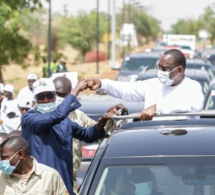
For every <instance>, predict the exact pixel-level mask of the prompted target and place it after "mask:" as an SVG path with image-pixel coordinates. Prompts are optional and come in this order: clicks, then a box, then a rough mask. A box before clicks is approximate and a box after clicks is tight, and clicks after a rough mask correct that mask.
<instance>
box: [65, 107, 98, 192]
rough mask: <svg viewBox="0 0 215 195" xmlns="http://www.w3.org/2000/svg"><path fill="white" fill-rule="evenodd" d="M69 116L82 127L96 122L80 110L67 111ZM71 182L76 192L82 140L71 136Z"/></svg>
mask: <svg viewBox="0 0 215 195" xmlns="http://www.w3.org/2000/svg"><path fill="white" fill-rule="evenodd" d="M69 118H70V119H71V121H73V122H76V123H78V124H79V125H81V126H83V127H86V128H88V127H91V126H93V125H95V124H96V121H94V120H93V119H91V118H89V117H88V116H87V115H86V114H84V113H83V112H82V111H81V110H78V109H76V110H74V111H72V112H70V113H69ZM72 155H73V182H74V187H73V188H74V191H75V192H77V189H78V183H77V174H78V170H79V168H80V165H81V160H82V142H81V141H80V140H79V139H75V138H73V154H72Z"/></svg>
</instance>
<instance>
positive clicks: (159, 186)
mask: <svg viewBox="0 0 215 195" xmlns="http://www.w3.org/2000/svg"><path fill="white" fill-rule="evenodd" d="M179 189H180V190H179ZM108 194H113V195H114V194H118V195H125V194H131V195H139V194H141V195H143V194H148V195H153V194H156V195H161V194H165V195H173V194H174V195H175V194H176V195H184V194H192V195H195V194H201V195H212V194H213V195H214V194H215V165H207V164H206V165H205V164H202V165H195V164H186V163H183V164H181V165H168V166H167V165H151V166H118V167H107V168H106V169H105V170H104V172H103V174H102V177H101V179H100V181H99V183H98V185H97V189H96V192H95V195H108Z"/></svg>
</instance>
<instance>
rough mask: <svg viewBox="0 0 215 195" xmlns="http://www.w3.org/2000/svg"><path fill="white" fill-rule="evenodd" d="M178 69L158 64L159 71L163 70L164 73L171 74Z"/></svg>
mask: <svg viewBox="0 0 215 195" xmlns="http://www.w3.org/2000/svg"><path fill="white" fill-rule="evenodd" d="M175 68H176V67H172V68H171V67H167V66H163V65H161V64H158V69H159V70H162V71H164V72H171V71H172V70H174V69H175Z"/></svg>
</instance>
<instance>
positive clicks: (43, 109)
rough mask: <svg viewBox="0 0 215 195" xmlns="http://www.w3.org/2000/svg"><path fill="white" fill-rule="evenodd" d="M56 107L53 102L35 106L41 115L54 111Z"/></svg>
mask: <svg viewBox="0 0 215 195" xmlns="http://www.w3.org/2000/svg"><path fill="white" fill-rule="evenodd" d="M55 108H56V105H55V102H50V103H45V104H37V110H38V111H39V112H41V113H42V114H45V113H47V112H51V111H53V110H55Z"/></svg>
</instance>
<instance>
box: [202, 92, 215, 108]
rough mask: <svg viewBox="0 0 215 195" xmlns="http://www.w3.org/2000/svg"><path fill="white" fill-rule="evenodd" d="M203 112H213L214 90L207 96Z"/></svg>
mask: <svg viewBox="0 0 215 195" xmlns="http://www.w3.org/2000/svg"><path fill="white" fill-rule="evenodd" d="M204 109H205V110H215V90H212V91H211V93H210V95H209V96H208V99H207V102H206V105H205V108H204Z"/></svg>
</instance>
